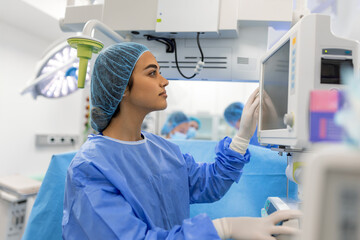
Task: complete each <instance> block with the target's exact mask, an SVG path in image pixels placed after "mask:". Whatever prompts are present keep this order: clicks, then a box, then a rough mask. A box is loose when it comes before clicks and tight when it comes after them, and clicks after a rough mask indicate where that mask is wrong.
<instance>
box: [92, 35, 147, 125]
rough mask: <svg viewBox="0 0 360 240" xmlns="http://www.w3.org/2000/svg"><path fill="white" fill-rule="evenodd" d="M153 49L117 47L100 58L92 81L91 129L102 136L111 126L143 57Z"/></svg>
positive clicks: (103, 53) (119, 45)
mask: <svg viewBox="0 0 360 240" xmlns="http://www.w3.org/2000/svg"><path fill="white" fill-rule="evenodd" d="M148 50H149V49H148V48H147V47H146V46H144V45H142V44H138V43H133V42H125V43H118V44H114V45H112V46H110V47H108V48H106V49H105V50H104V51H102V52H101V53H100V54H99V56H98V57H97V59H96V61H95V65H94V70H93V73H92V77H91V89H90V91H91V126H92V128H93V129H95V130H96V131H99V132H102V131H103V130H104V129H105V128H106V127H107V126H108V125H109V123H110V120H111V118H112V116H113V115H114V113H115V111H116V109H117V107H118V105H119V103H120V101H121V99H122V97H123V94H124V91H125V88H126V86H127V85H128V82H129V79H130V77H131V74H132V72H133V70H134V67H135V64H136V62H137V61H138V60H139V58H140V56H141V55H142V54H143V53H144V52H146V51H148Z"/></svg>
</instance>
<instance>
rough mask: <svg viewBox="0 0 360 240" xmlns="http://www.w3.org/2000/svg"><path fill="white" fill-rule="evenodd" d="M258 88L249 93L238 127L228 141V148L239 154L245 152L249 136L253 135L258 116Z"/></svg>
mask: <svg viewBox="0 0 360 240" xmlns="http://www.w3.org/2000/svg"><path fill="white" fill-rule="evenodd" d="M259 102H260V97H259V88H256V89H255V91H254V92H253V93H252V94H251V95H250V97H249V99H248V100H247V102H246V104H245V106H244V109H243V112H242V115H241V120H240V128H239V131H238V132H237V134H236V136H235V137H234V138H233V139H232V142H231V143H230V148H231V149H232V150H234V151H237V152H239V153H241V154H244V153H245V152H246V149H247V147H248V145H249V142H250V138H251V137H252V136H253V135H254V132H255V129H256V124H257V122H258V118H259Z"/></svg>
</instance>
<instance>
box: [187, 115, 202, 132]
mask: <svg viewBox="0 0 360 240" xmlns="http://www.w3.org/2000/svg"><path fill="white" fill-rule="evenodd" d="M189 121H195V122H197V124H198V125H199V129H200V127H201V122H200V120H199V119H198V118H196V117H189Z"/></svg>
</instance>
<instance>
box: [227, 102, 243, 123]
mask: <svg viewBox="0 0 360 240" xmlns="http://www.w3.org/2000/svg"><path fill="white" fill-rule="evenodd" d="M243 109H244V104H242V103H241V102H234V103H232V104H230V105H229V106H228V107H227V108H226V109H225V111H224V118H225V120H226V122H227V123H228V124H229V125H230V126H233V127H236V122H237V121H239V119H240V118H241V115H242V112H243Z"/></svg>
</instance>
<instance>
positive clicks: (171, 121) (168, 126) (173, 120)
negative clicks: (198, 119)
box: [161, 111, 189, 135]
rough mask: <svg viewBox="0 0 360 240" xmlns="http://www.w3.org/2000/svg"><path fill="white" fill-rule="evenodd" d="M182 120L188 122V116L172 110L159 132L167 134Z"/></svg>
mask: <svg viewBox="0 0 360 240" xmlns="http://www.w3.org/2000/svg"><path fill="white" fill-rule="evenodd" d="M183 122H189V118H188V117H187V116H186V115H185V113H183V112H180V111H177V112H173V113H172V114H170V116H169V117H168V118H167V120H166V122H165V124H164V126H163V128H162V129H161V134H162V135H168V134H169V133H170V132H171V130H173V129H174V128H175V127H176V126H177V125H179V124H181V123H183Z"/></svg>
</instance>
